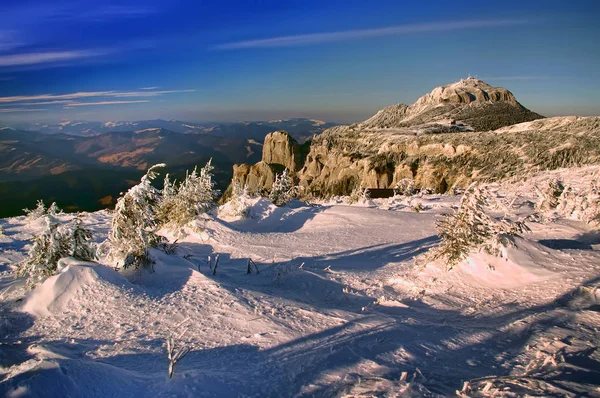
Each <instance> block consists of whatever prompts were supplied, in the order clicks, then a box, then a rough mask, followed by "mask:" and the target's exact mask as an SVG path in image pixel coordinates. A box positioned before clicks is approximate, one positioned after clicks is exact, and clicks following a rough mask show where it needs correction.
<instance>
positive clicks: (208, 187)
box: [158, 160, 219, 227]
mask: <svg viewBox="0 0 600 398" xmlns="http://www.w3.org/2000/svg"><path fill="white" fill-rule="evenodd" d="M213 170H214V167H213V166H212V162H211V160H209V161H208V162H207V163H206V165H205V166H204V167H203V168H202V169H200V172H199V173H198V171H197V169H196V168H194V170H193V171H192V172H191V173H187V174H186V177H185V180H183V181H182V182H181V184H180V185H179V187H178V188H177V189H176V188H175V185H174V184H173V183H170V182H169V183H168V184H167V192H164V189H163V198H162V199H161V201H160V204H159V206H158V207H159V210H158V213H159V219H160V221H161V224H163V225H165V226H170V227H183V226H185V225H186V224H188V223H189V222H190V221H193V220H195V219H196V218H197V217H198V216H199V215H201V214H203V213H206V212H207V211H208V210H210V209H212V208H213V207H214V206H215V200H216V198H217V196H218V195H219V191H218V190H216V189H215V182H214V181H213V174H212V171H213ZM175 191H176V192H175Z"/></svg>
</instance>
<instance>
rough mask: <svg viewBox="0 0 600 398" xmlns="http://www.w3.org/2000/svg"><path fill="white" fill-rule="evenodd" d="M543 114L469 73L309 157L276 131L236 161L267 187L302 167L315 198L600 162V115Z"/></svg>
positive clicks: (251, 180) (240, 173)
mask: <svg viewBox="0 0 600 398" xmlns="http://www.w3.org/2000/svg"><path fill="white" fill-rule="evenodd" d="M540 118H542V116H540V115H538V114H537V113H534V112H531V111H529V110H528V109H526V108H525V107H523V106H522V105H521V104H520V103H519V102H518V101H517V100H516V98H515V97H514V95H513V94H512V93H511V92H510V91H508V90H506V89H504V88H501V87H493V86H490V85H488V84H487V83H485V82H483V81H481V80H478V79H473V78H469V79H464V80H461V81H460V82H456V83H453V84H450V85H447V86H442V87H438V88H436V89H434V90H433V91H432V92H431V93H429V94H426V95H424V96H423V97H421V98H419V99H418V100H417V101H416V102H415V103H414V104H413V105H411V106H407V105H404V104H398V105H392V106H389V107H386V108H384V109H382V110H381V111H379V112H377V114H376V115H374V116H373V117H371V118H369V119H368V120H366V121H364V122H362V123H356V124H353V125H350V126H335V127H332V128H329V129H327V130H325V131H324V132H323V133H322V134H320V135H318V136H315V138H314V139H313V141H312V143H311V145H310V151H309V153H308V154H307V155H306V160H305V161H303V160H302V159H301V152H302V151H301V150H300V147H299V146H298V144H297V143H295V142H294V141H293V139H291V138H290V137H289V136H288V135H287V134H286V133H283V132H275V133H271V134H269V135H268V136H267V138H266V139H265V145H264V149H263V161H262V162H260V163H258V164H257V165H255V166H252V167H250V166H236V168H234V181H240V182H242V183H247V184H248V187H249V188H250V189H251V190H253V191H254V192H262V191H265V190H268V189H269V188H270V187H271V185H272V182H273V179H274V176H275V173H276V172H278V171H277V170H275V169H274V166H275V165H278V167H280V168H281V169H283V168H285V167H287V168H289V169H290V170H291V171H294V172H296V173H294V177H295V179H296V180H297V182H298V184H299V185H300V186H301V187H303V190H302V191H303V192H304V194H305V195H314V196H317V197H328V196H332V195H347V194H349V193H350V192H351V191H352V189H353V188H354V187H356V186H360V187H361V188H393V187H394V186H395V184H396V183H398V181H400V180H401V179H403V178H411V179H413V180H414V181H415V184H416V187H417V188H421V189H422V188H426V189H429V190H433V191H436V192H445V191H446V190H448V189H450V188H451V187H453V186H457V187H465V186H466V185H468V184H469V183H470V182H471V181H473V180H488V181H489V180H499V179H502V178H507V177H510V176H514V175H519V174H522V173H524V172H526V171H527V170H538V169H552V168H557V167H566V166H569V165H581V164H584V163H593V162H595V161H599V160H600V144H598V143H599V142H600V118H588V119H585V118H574V119H573V118H558V119H560V120H552V119H542V120H536V119H540ZM554 119H556V118H554ZM521 122H523V123H521ZM515 123H521V124H516V125H515ZM507 126H509V127H507ZM498 128H499V129H500V130H497V131H494V130H495V129H498ZM492 129H494V130H492ZM442 133H451V134H442ZM594 143H595V144H594Z"/></svg>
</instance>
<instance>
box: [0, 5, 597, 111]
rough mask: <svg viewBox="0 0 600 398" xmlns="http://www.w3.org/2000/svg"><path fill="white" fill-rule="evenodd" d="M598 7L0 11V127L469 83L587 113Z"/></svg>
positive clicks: (413, 92) (290, 106) (298, 102)
mask: <svg viewBox="0 0 600 398" xmlns="http://www.w3.org/2000/svg"><path fill="white" fill-rule="evenodd" d="M599 17H600V2H598V1H582V0H571V1H568V2H567V1H554V0H544V1H524V0H521V1H513V0H503V1H493V0H490V1H460V0H456V1H451V2H450V1H445V0H444V1H441V0H440V1H423V2H416V1H398V0H396V1H365V0H362V1H354V0H344V1H337V0H330V1H324V0H320V1H312V0H289V1H287V0H286V1H282V0H279V1H270V0H262V1H258V0H246V1H226V0H224V1H200V0H196V1H181V0H171V1H155V0H146V1H102V0H95V1H91V0H87V1H74V0H59V1H48V0H36V1H28V0H18V1H14V0H2V2H1V3H0V121H3V122H17V121H58V120H74V119H85V120H94V121H108V120H140V119H152V118H164V119H171V118H174V119H181V120H188V121H237V120H265V119H274V118H291V117H313V118H320V119H325V120H330V121H338V122H354V121H359V120H363V119H365V118H366V117H368V116H369V115H371V114H372V113H374V112H375V111H376V110H378V109H380V108H382V107H384V106H386V105H389V104H393V103H398V102H404V103H412V102H414V101H415V100H416V99H417V98H418V97H419V96H421V95H422V94H424V93H426V92H429V91H431V90H432V89H433V88H434V87H436V86H439V85H443V84H447V83H451V82H453V81H456V80H459V79H460V78H463V77H466V76H468V75H472V76H477V77H479V78H482V79H484V80H486V81H487V82H488V83H490V84H494V85H499V86H504V87H506V88H508V89H509V90H511V91H512V92H513V93H514V94H515V95H516V96H517V99H518V100H519V101H520V102H521V103H522V104H523V105H525V106H526V107H528V108H530V109H532V110H535V111H537V112H540V113H542V114H545V115H566V114H577V115H592V114H595V115H600V90H599V89H600V51H598V48H599V47H598V43H599V42H600V24H599V23H598V18H599Z"/></svg>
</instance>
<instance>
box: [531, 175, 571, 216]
mask: <svg viewBox="0 0 600 398" xmlns="http://www.w3.org/2000/svg"><path fill="white" fill-rule="evenodd" d="M564 189H565V187H564V185H563V183H562V181H561V180H560V179H558V178H553V179H550V180H548V181H546V182H545V184H544V185H542V186H541V187H536V192H537V195H538V200H537V202H536V204H535V207H536V209H538V210H540V211H548V210H552V209H555V208H556V206H558V202H559V198H560V196H561V194H562V193H563V191H564Z"/></svg>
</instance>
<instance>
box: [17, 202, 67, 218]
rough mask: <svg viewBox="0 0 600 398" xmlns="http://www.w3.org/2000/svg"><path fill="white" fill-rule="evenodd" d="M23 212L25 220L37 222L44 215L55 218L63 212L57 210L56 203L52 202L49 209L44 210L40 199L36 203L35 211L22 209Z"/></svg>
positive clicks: (44, 207) (44, 206)
mask: <svg viewBox="0 0 600 398" xmlns="http://www.w3.org/2000/svg"><path fill="white" fill-rule="evenodd" d="M23 212H24V213H25V215H26V217H27V219H28V220H30V221H33V220H37V219H39V218H40V217H42V216H45V215H49V216H57V215H61V214H63V211H62V210H61V209H59V208H58V206H57V205H56V202H52V204H51V205H50V207H48V208H46V205H44V201H43V200H41V199H40V200H38V201H37V204H36V207H35V209H33V210H29V209H23Z"/></svg>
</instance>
